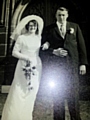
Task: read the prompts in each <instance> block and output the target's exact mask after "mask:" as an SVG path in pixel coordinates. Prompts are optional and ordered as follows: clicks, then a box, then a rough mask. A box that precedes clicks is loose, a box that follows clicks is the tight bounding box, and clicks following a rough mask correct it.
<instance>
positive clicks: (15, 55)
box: [12, 37, 29, 60]
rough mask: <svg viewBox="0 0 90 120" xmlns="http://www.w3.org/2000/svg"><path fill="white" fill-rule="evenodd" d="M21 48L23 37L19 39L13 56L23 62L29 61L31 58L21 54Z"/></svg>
mask: <svg viewBox="0 0 90 120" xmlns="http://www.w3.org/2000/svg"><path fill="white" fill-rule="evenodd" d="M21 47H22V40H21V37H18V39H17V41H16V42H15V45H14V48H13V51H12V56H14V57H16V58H18V59H21V60H29V57H28V56H27V55H25V54H22V53H21Z"/></svg>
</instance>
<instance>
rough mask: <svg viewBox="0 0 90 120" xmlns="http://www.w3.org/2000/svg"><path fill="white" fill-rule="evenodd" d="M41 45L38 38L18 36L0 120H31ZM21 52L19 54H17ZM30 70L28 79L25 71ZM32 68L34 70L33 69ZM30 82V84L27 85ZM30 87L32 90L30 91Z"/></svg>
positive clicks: (38, 74) (39, 66)
mask: <svg viewBox="0 0 90 120" xmlns="http://www.w3.org/2000/svg"><path fill="white" fill-rule="evenodd" d="M40 45H41V37H40V36H33V37H32V36H26V35H21V36H19V38H18V40H17V41H16V43H15V46H14V49H13V52H15V53H16V56H17V58H19V60H18V63H17V66H16V69H15V74H14V79H13V82H12V85H11V88H10V91H9V94H8V96H7V99H6V102H5V105H4V108H3V111H2V118H1V120H32V119H33V117H32V113H33V108H34V103H35V100H36V95H37V92H38V89H39V83H40V76H41V70H42V63H41V59H40V57H39V48H40ZM19 51H21V53H19ZM27 57H29V58H30V61H31V64H30V66H29V67H27V68H25V67H26V60H25V59H26V58H27ZM28 68H30V69H29V70H30V72H31V73H30V74H29V75H30V76H29V77H30V79H28V78H26V76H25V75H26V74H25V72H26V71H25V70H28ZM33 68H34V69H33ZM29 82H31V84H29ZM30 86H31V87H32V89H30Z"/></svg>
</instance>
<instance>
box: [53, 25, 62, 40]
mask: <svg viewBox="0 0 90 120" xmlns="http://www.w3.org/2000/svg"><path fill="white" fill-rule="evenodd" d="M54 29H55V31H56V33H57V34H58V35H59V36H60V37H61V38H62V36H61V34H60V31H59V29H58V27H57V25H56V24H55V28H54Z"/></svg>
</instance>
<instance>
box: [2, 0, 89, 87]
mask: <svg viewBox="0 0 90 120" xmlns="http://www.w3.org/2000/svg"><path fill="white" fill-rule="evenodd" d="M21 1H22V5H23V6H24V5H26V4H27V3H28V5H27V6H26V8H25V9H24V11H23V12H22V14H20V15H21V16H20V15H19V16H18V18H19V19H20V20H21V19H22V18H23V17H25V16H27V15H30V14H36V15H39V16H41V17H42V18H43V19H44V22H45V23H44V25H45V26H48V25H49V24H51V23H53V22H54V21H55V12H56V9H57V8H58V7H59V6H65V7H67V8H68V9H69V10H70V12H69V14H70V16H69V18H68V19H69V20H70V21H73V22H76V23H78V24H79V25H80V27H81V29H82V32H83V35H84V38H85V43H86V47H87V53H88V61H89V63H90V59H89V56H90V53H89V49H90V47H89V33H88V29H87V28H88V19H89V17H88V8H87V7H86V6H87V5H88V3H86V2H84V1H82V3H81V2H80V1H79V0H68V2H67V0H21ZM19 4H20V1H19V0H17V1H16V2H15V5H14V10H13V11H14V12H15V10H16V9H17V8H18V5H19ZM83 4H84V5H83ZM18 9H19V8H18ZM17 12H19V11H18V10H17ZM13 15H14V13H13ZM16 18H17V17H16ZM18 18H17V19H18ZM10 20H11V21H12V17H11V19H10ZM9 27H10V26H9ZM10 42H11V41H10V39H9V43H10ZM8 48H10V45H8ZM8 50H11V48H10V49H8ZM8 53H9V52H8ZM16 62H17V60H16V59H14V58H13V57H11V56H10V58H9V59H8V64H6V65H5V74H4V81H3V83H2V84H7V85H8V84H9V85H10V84H11V82H12V79H13V74H14V69H15V64H16ZM88 74H89V67H88ZM80 79H81V80H80V83H81V85H90V82H89V75H86V76H84V77H83V78H82V77H80ZM82 79H83V80H82ZM84 79H85V80H84Z"/></svg>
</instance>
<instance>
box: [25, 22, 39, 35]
mask: <svg viewBox="0 0 90 120" xmlns="http://www.w3.org/2000/svg"><path fill="white" fill-rule="evenodd" d="M30 22H33V23H34V26H37V30H36V32H35V33H36V34H38V33H39V29H38V22H37V21H36V20H31V21H29V22H28V23H27V24H26V26H25V28H26V30H27V31H28V30H29V24H30Z"/></svg>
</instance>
